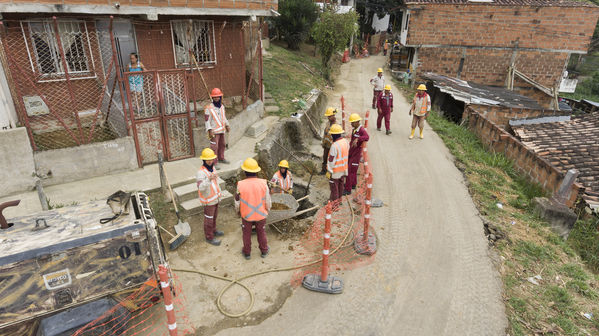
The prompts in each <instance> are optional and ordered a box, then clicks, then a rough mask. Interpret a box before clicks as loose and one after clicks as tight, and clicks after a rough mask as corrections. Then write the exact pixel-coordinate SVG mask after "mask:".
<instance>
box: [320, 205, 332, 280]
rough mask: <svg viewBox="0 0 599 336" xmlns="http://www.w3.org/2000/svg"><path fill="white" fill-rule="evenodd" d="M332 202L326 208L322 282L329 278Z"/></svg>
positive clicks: (321, 271)
mask: <svg viewBox="0 0 599 336" xmlns="http://www.w3.org/2000/svg"><path fill="white" fill-rule="evenodd" d="M331 213H332V211H331V202H330V201H329V203H327V205H326V206H325V215H324V244H323V247H322V269H321V270H320V281H322V282H326V281H327V280H328V278H329V251H330V249H331Z"/></svg>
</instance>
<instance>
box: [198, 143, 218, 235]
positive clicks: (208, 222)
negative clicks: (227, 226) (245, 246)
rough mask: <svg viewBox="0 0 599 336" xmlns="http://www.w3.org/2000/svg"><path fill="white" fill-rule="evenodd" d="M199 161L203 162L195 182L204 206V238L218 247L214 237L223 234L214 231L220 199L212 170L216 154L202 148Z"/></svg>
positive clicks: (216, 176)
mask: <svg viewBox="0 0 599 336" xmlns="http://www.w3.org/2000/svg"><path fill="white" fill-rule="evenodd" d="M200 159H202V160H203V161H204V164H203V165H202V167H201V168H200V169H199V170H198V173H197V175H196V181H197V185H198V196H199V198H200V203H201V204H202V205H204V236H205V237H206V241H207V242H208V243H210V244H212V245H215V246H218V245H220V240H217V239H216V238H214V237H219V236H223V235H224V233H223V232H222V231H218V230H217V229H216V218H217V216H218V204H219V202H220V197H221V190H220V186H219V185H218V175H217V174H216V171H215V170H214V161H215V159H216V154H215V153H214V151H213V150H212V149H210V148H204V150H203V151H202V155H201V156H200Z"/></svg>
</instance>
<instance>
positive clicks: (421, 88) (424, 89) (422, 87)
mask: <svg viewBox="0 0 599 336" xmlns="http://www.w3.org/2000/svg"><path fill="white" fill-rule="evenodd" d="M416 90H422V91H426V85H424V84H420V85H418V88H417V89H416Z"/></svg>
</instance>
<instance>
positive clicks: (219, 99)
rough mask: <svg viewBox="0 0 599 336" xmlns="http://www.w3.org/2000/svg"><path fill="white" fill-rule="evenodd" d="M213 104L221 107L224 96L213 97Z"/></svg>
mask: <svg viewBox="0 0 599 336" xmlns="http://www.w3.org/2000/svg"><path fill="white" fill-rule="evenodd" d="M212 104H214V107H216V108H220V106H221V105H222V97H216V98H213V99H212Z"/></svg>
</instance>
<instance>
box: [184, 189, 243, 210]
mask: <svg viewBox="0 0 599 336" xmlns="http://www.w3.org/2000/svg"><path fill="white" fill-rule="evenodd" d="M234 201H235V200H234V198H233V195H232V194H231V193H230V192H228V191H227V190H222V195H221V199H220V205H221V206H228V205H232V204H233V203H234ZM181 208H183V209H184V210H185V211H186V212H187V213H189V214H190V215H195V214H198V213H200V212H202V210H203V209H204V206H203V205H202V204H201V203H200V200H199V199H198V197H197V195H196V197H195V198H193V199H190V200H188V201H185V202H182V203H181Z"/></svg>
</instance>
